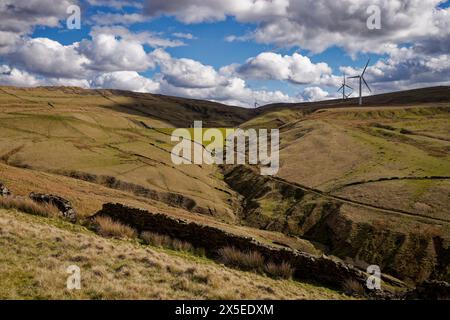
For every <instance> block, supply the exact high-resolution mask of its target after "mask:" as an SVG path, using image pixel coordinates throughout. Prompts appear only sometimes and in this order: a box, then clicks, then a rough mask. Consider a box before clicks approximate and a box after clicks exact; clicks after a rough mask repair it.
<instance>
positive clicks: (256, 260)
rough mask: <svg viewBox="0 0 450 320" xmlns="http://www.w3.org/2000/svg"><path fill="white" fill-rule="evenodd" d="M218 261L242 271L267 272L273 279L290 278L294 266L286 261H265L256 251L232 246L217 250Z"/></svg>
mask: <svg viewBox="0 0 450 320" xmlns="http://www.w3.org/2000/svg"><path fill="white" fill-rule="evenodd" d="M218 253H219V261H220V262H222V263H223V264H225V265H227V266H230V267H234V268H237V269H240V270H244V271H253V272H257V273H261V274H264V273H265V274H267V275H268V276H270V277H272V278H275V279H292V276H293V274H294V271H295V270H294V268H293V267H292V266H291V265H290V264H289V263H288V262H286V261H283V262H282V263H280V264H277V263H275V262H272V261H270V262H268V263H265V261H264V257H263V256H262V255H261V254H260V253H259V252H257V251H249V252H243V251H240V250H238V249H236V248H234V247H225V248H222V249H220V250H219V252H218Z"/></svg>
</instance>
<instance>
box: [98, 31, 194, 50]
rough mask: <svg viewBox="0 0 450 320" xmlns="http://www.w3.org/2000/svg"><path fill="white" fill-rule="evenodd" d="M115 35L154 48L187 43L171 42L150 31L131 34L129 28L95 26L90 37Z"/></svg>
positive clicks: (172, 46) (171, 46)
mask: <svg viewBox="0 0 450 320" xmlns="http://www.w3.org/2000/svg"><path fill="white" fill-rule="evenodd" d="M102 34H106V35H113V36H115V37H117V38H120V39H123V40H126V41H134V42H138V43H140V44H142V45H145V44H146V45H148V46H150V47H152V48H174V47H180V46H184V45H185V43H184V42H183V41H180V40H170V39H165V38H162V37H160V36H159V35H158V34H155V33H153V32H150V31H142V32H137V33H134V32H130V31H129V30H128V29H127V28H125V27H123V26H102V27H99V26H95V27H93V28H92V30H91V32H90V35H91V36H92V37H93V38H95V37H97V36H99V35H102Z"/></svg>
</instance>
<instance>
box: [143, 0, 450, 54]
mask: <svg viewBox="0 0 450 320" xmlns="http://www.w3.org/2000/svg"><path fill="white" fill-rule="evenodd" d="M442 2H443V1H442V0H390V1H385V0H342V1H328V0H228V1H221V0H210V1H202V0H172V1H165V0H148V1H146V5H145V12H146V13H147V14H149V15H152V16H158V15H163V14H165V15H171V16H174V17H175V18H176V19H178V20H180V21H182V22H184V23H200V22H205V21H221V20H225V19H226V17H227V16H233V17H235V18H236V19H237V20H238V21H240V22H250V23H255V24H256V25H257V27H256V29H255V30H254V31H253V32H251V33H249V34H247V35H243V36H234V37H229V38H228V40H242V39H254V40H256V41H258V42H261V43H272V44H276V45H278V46H283V47H293V46H299V47H302V48H304V49H309V50H311V51H312V52H321V51H324V50H325V49H327V48H330V47H333V46H340V47H343V48H345V49H346V50H348V51H349V52H358V51H364V52H377V53H382V52H383V46H384V44H386V43H394V44H399V43H404V42H411V41H419V40H420V39H426V38H428V39H429V38H430V37H432V38H439V37H440V38H441V39H442V41H440V43H441V44H443V43H445V39H448V37H442V34H447V35H448V34H449V31H448V30H449V28H448V26H449V21H450V20H449V19H450V16H449V10H450V9H441V8H439V7H438V5H439V4H441V3H442ZM373 5H375V6H378V7H379V8H380V12H381V21H382V28H381V29H380V30H370V29H369V28H367V19H368V18H369V16H370V13H368V12H367V9H368V8H369V7H370V6H373Z"/></svg>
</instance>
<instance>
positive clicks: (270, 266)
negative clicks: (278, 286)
mask: <svg viewBox="0 0 450 320" xmlns="http://www.w3.org/2000/svg"><path fill="white" fill-rule="evenodd" d="M264 271H265V272H266V273H267V274H268V275H269V276H271V277H273V278H276V279H292V276H293V274H294V271H295V270H294V268H293V267H292V266H291V265H290V264H289V263H288V262H286V261H283V262H282V263H280V264H277V263H274V262H269V263H267V264H266V265H265V266H264Z"/></svg>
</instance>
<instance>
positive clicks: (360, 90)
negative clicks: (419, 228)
mask: <svg viewBox="0 0 450 320" xmlns="http://www.w3.org/2000/svg"><path fill="white" fill-rule="evenodd" d="M369 62H370V59H369V60H368V61H367V63H366V66H365V67H364V70H363V72H362V73H361V74H360V75H359V76H354V77H350V78H349V79H359V105H360V106H361V105H362V83H363V82H364V84H365V85H366V87H367V89H369V92H372V90H371V89H370V87H369V85H368V84H367V82H366V80H365V79H364V74H365V73H366V69H367V66H368V65H369Z"/></svg>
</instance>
